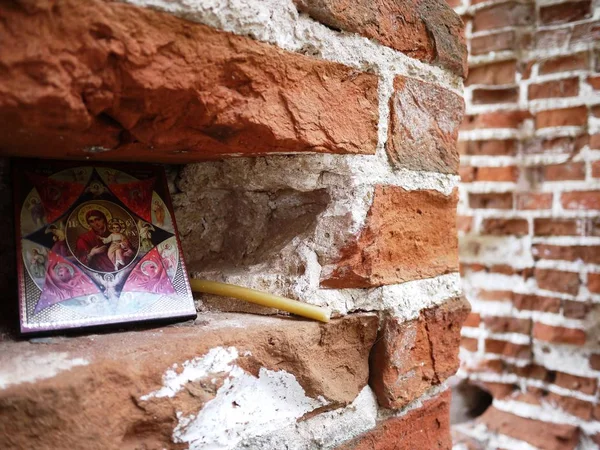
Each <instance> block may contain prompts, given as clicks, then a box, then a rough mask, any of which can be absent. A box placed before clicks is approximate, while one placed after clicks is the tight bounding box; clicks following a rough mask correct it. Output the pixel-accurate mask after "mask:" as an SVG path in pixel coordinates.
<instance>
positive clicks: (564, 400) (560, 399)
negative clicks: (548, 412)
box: [546, 392, 593, 420]
mask: <svg viewBox="0 0 600 450" xmlns="http://www.w3.org/2000/svg"><path fill="white" fill-rule="evenodd" d="M546 401H547V402H548V403H550V404H551V405H553V406H555V407H558V408H560V409H562V410H563V411H566V412H567V413H569V414H571V415H573V416H576V417H579V418H581V419H583V420H590V419H591V418H592V409H593V403H590V402H586V401H584V400H579V399H578V398H573V397H566V396H563V395H558V394H555V393H554V392H548V395H547V396H546Z"/></svg>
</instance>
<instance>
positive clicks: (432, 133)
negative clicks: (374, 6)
mask: <svg viewBox="0 0 600 450" xmlns="http://www.w3.org/2000/svg"><path fill="white" fill-rule="evenodd" d="M463 110H464V101H463V99H462V97H461V96H459V95H457V94H455V93H454V92H452V91H449V90H448V89H444V88H442V87H439V86H437V85H435V84H430V83H425V82H423V81H420V80H417V79H414V78H408V77H404V76H399V75H398V76H396V78H395V79H394V94H393V95H392V97H391V99H390V126H389V132H388V141H387V144H386V151H387V154H388V157H389V159H390V161H391V162H392V164H393V165H395V166H396V167H403V168H407V169H411V170H418V171H430V172H442V173H450V174H455V173H457V171H458V163H459V156H458V152H457V150H456V140H457V138H458V128H459V126H460V123H461V120H462V117H463ZM417 117H418V119H416V118H417ZM442 124H443V125H442Z"/></svg>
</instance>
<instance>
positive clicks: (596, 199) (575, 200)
mask: <svg viewBox="0 0 600 450" xmlns="http://www.w3.org/2000/svg"><path fill="white" fill-rule="evenodd" d="M560 201H561V203H562V206H563V208H565V209H600V191H573V192H563V193H562V195H561V196H560Z"/></svg>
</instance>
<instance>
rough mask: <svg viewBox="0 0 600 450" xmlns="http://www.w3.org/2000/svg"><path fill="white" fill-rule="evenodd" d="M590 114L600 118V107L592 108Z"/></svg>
mask: <svg viewBox="0 0 600 450" xmlns="http://www.w3.org/2000/svg"><path fill="white" fill-rule="evenodd" d="M590 113H591V114H592V116H594V117H600V105H594V106H592V107H590Z"/></svg>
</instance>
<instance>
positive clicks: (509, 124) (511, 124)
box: [460, 111, 532, 130]
mask: <svg viewBox="0 0 600 450" xmlns="http://www.w3.org/2000/svg"><path fill="white" fill-rule="evenodd" d="M531 117H532V115H531V113H530V112H529V111H498V112H492V113H484V114H477V115H467V116H465V118H464V120H463V123H462V124H461V127H460V129H461V130H477V129H480V128H519V127H520V126H521V124H522V123H523V121H524V120H526V119H530V118H531Z"/></svg>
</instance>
